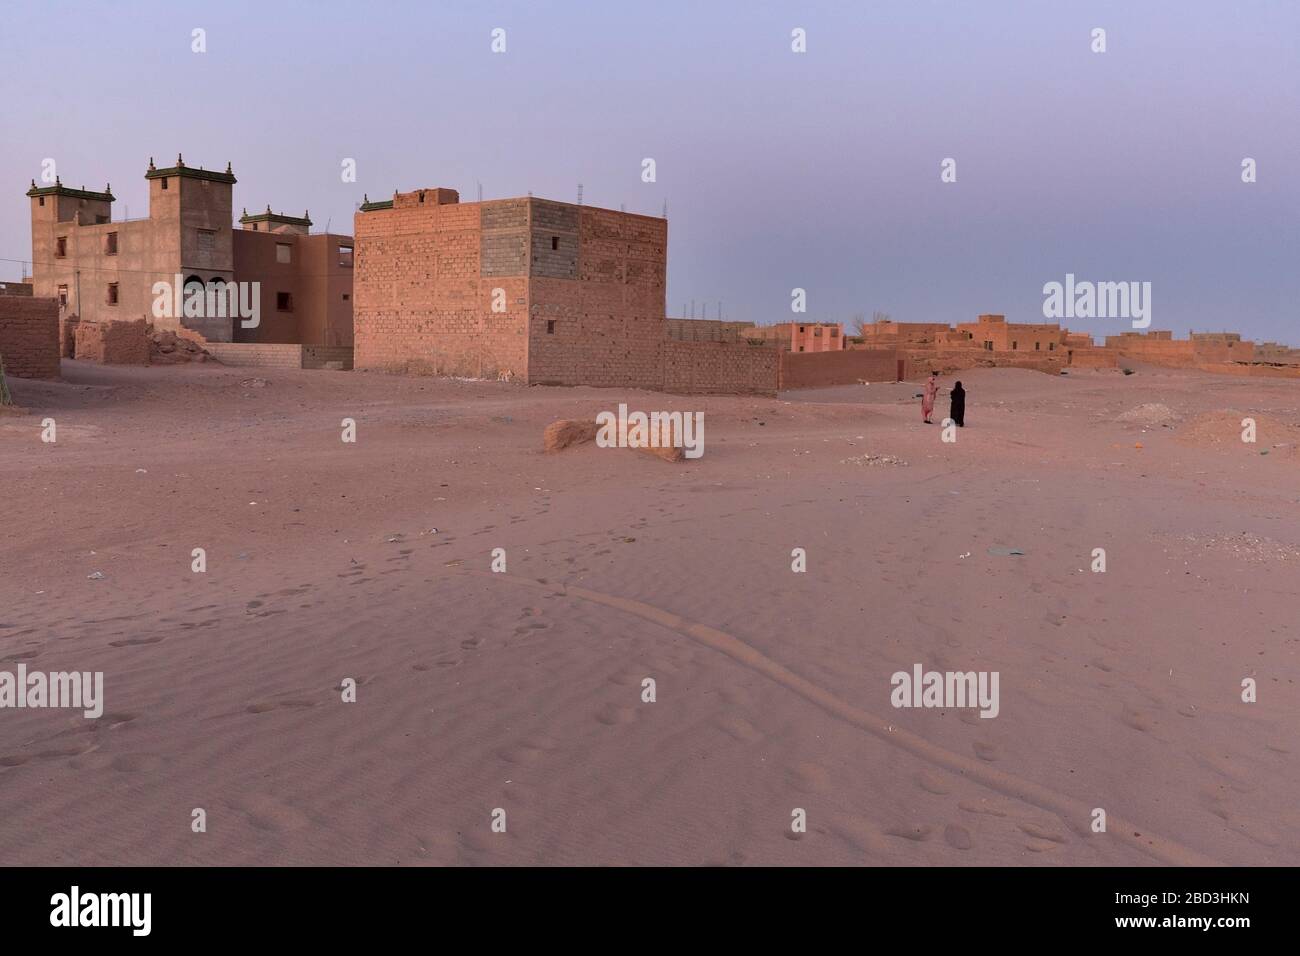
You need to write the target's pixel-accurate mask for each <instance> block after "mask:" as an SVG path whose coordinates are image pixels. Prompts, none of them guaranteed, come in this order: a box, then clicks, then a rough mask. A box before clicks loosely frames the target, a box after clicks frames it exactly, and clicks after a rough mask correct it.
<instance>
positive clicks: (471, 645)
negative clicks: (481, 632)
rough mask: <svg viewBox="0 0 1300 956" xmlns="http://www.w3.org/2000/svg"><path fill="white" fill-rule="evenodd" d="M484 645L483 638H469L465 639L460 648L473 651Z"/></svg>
mask: <svg viewBox="0 0 1300 956" xmlns="http://www.w3.org/2000/svg"><path fill="white" fill-rule="evenodd" d="M482 643H483V638H481V637H467V638H465V640H463V641H461V642H460V647H461V650H465V651H472V650H476V649H477V648H478V647H479V645H480V644H482Z"/></svg>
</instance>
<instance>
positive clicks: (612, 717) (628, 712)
mask: <svg viewBox="0 0 1300 956" xmlns="http://www.w3.org/2000/svg"><path fill="white" fill-rule="evenodd" d="M596 719H597V720H598V721H600V722H601V723H602V724H605V725H606V726H609V727H613V726H615V725H616V724H627V723H631V722H632V721H633V720H634V719H636V711H635V710H634V709H633V708H631V707H619V706H617V705H615V704H606V705H605V706H604V707H602V708H601V709H600V710H599V711H597V712H596Z"/></svg>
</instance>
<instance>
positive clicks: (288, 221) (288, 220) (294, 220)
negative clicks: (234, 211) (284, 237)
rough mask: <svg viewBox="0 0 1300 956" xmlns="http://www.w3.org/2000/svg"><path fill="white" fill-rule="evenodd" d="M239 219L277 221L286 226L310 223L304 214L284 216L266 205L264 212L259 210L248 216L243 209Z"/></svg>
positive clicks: (245, 220) (244, 220)
mask: <svg viewBox="0 0 1300 956" xmlns="http://www.w3.org/2000/svg"><path fill="white" fill-rule="evenodd" d="M239 221H240V222H279V223H284V224H285V225H287V226H310V225H311V220H310V219H308V218H307V217H306V216H286V215H284V214H283V213H278V212H271V207H270V206H267V207H266V212H259V213H256V214H254V215H252V216H250V215H249V214H248V210H247V209H245V210H244V214H243V215H242V216H240V217H239Z"/></svg>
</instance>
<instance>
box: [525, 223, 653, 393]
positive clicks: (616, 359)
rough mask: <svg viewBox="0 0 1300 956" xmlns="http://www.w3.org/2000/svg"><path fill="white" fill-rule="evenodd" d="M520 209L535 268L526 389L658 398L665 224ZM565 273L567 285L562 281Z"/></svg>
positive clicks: (531, 286) (533, 272)
mask: <svg viewBox="0 0 1300 956" xmlns="http://www.w3.org/2000/svg"><path fill="white" fill-rule="evenodd" d="M529 202H530V203H531V233H530V234H531V236H532V248H533V250H534V254H536V250H537V249H538V247H539V246H540V247H541V249H542V251H543V253H544V258H543V259H541V260H537V259H534V261H533V263H532V272H531V277H530V279H529V293H528V295H529V322H528V381H529V382H530V383H533V384H548V385H596V386H606V387H626V388H649V389H657V388H661V387H662V383H663V381H664V355H665V344H666V342H667V329H666V326H665V319H664V291H665V282H666V275H667V249H668V222H667V220H664V219H655V218H652V217H649V216H637V215H633V214H631V213H622V212H614V211H613V210H609V209H597V208H595V207H591V206H573V205H569V204H567V203H556V202H550V201H547V200H540V199H532V200H529ZM575 225H576V236H574V235H570V233H569V232H568V230H573V229H575ZM570 239H575V240H576V265H574V264H573V262H572V254H571V252H570V251H569V247H568V245H567V243H568V242H569V240H570ZM553 247H555V248H553ZM570 266H572V267H573V268H574V269H576V278H567V277H565V276H564V274H565V273H566V271H568V270H569V269H570Z"/></svg>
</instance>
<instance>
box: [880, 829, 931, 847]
mask: <svg viewBox="0 0 1300 956" xmlns="http://www.w3.org/2000/svg"><path fill="white" fill-rule="evenodd" d="M885 832H886V833H887V834H889V835H890V836H896V837H902V838H903V839H904V840H911V841H912V842H913V843H924V842H925V841H926V840H928V839H930V835H931V833H933V832H934V831H933V830H932V829H931V828H930V827H929V826H926V825H920V826H911V827H906V826H894V827H888V828H886V830H885Z"/></svg>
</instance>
